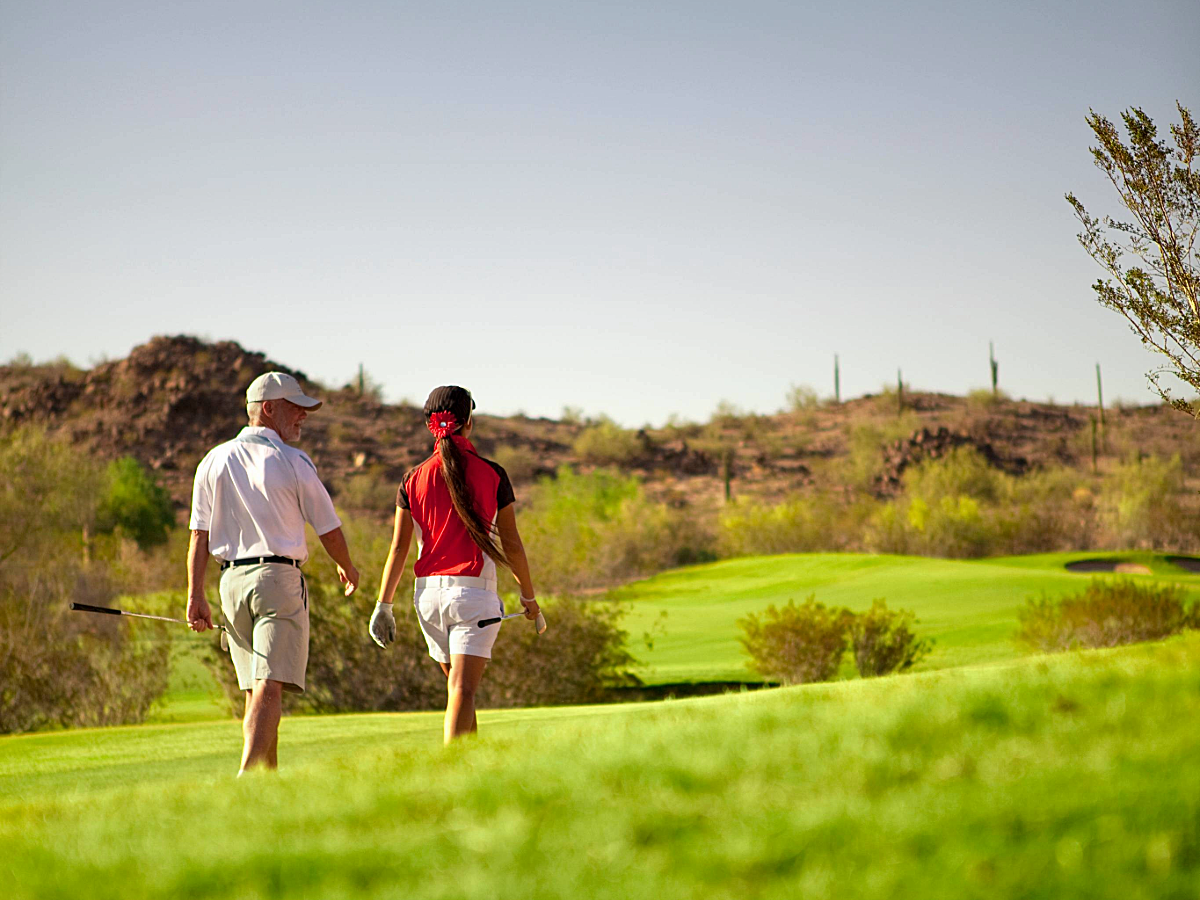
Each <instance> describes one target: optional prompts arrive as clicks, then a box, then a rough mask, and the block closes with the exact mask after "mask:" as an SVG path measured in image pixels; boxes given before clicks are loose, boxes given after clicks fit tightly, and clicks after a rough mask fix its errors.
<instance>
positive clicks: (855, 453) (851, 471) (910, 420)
mask: <svg viewBox="0 0 1200 900" xmlns="http://www.w3.org/2000/svg"><path fill="white" fill-rule="evenodd" d="M894 402H895V401H894V400H893V403H894ZM920 427H921V420H920V418H919V417H918V416H917V415H916V414H915V413H913V412H906V413H904V414H903V415H901V416H891V417H890V418H887V419H884V420H883V422H880V423H863V424H859V425H853V426H847V427H846V444H847V448H848V450H849V452H848V454H847V456H846V459H845V460H844V461H843V462H842V463H841V464H840V466H839V467H838V471H835V473H834V477H835V478H836V479H837V480H839V481H842V482H845V483H846V484H849V485H850V486H851V487H854V488H857V489H859V490H864V489H868V488H870V487H871V486H872V485H873V483H874V481H875V477H876V476H877V475H878V474H879V473H880V471H882V469H883V448H884V446H885V445H887V444H890V443H891V442H893V441H897V440H900V439H902V438H907V437H909V436H910V435H911V434H912V433H913V432H914V431H916V430H917V429H918V428H920Z"/></svg>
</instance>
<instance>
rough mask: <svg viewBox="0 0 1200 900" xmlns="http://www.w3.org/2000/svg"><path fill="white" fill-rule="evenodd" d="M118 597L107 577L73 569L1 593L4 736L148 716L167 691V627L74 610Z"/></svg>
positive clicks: (0, 692)
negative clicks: (73, 608) (71, 609)
mask: <svg viewBox="0 0 1200 900" xmlns="http://www.w3.org/2000/svg"><path fill="white" fill-rule="evenodd" d="M113 596H114V592H113V590H112V588H111V585H110V584H109V583H108V582H107V580H106V579H104V577H103V575H102V573H100V572H97V571H95V570H93V571H83V570H71V569H68V568H67V567H66V566H64V567H62V568H59V569H57V570H56V571H54V572H53V573H50V574H47V575H43V574H34V575H33V576H32V577H31V578H28V579H18V581H17V583H12V582H10V583H8V584H6V585H4V586H3V587H2V588H0V732H3V733H9V732H17V731H32V730H35V729H39V728H48V727H74V726H102V725H121V724H129V723H134V722H140V721H142V720H143V719H144V718H145V715H146V712H147V711H148V710H149V708H150V705H151V704H152V703H153V702H154V701H155V700H156V699H157V698H158V697H159V696H161V694H162V692H163V691H164V690H165V689H166V686H167V674H168V670H167V658H168V653H169V648H170V633H169V632H168V631H167V630H166V628H165V626H164V624H163V623H161V622H135V621H131V620H129V619H117V618H116V617H110V616H95V615H86V614H83V613H71V612H69V611H68V610H69V606H70V603H71V602H72V601H78V602H83V603H91V604H94V605H108V604H110V603H111V601H112V599H113Z"/></svg>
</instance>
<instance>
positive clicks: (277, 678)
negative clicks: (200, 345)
mask: <svg viewBox="0 0 1200 900" xmlns="http://www.w3.org/2000/svg"><path fill="white" fill-rule="evenodd" d="M320 407H321V401H320V400H317V399H314V398H313V397H308V396H306V395H305V394H304V391H302V390H301V389H300V384H299V382H297V381H296V379H295V378H293V377H292V376H291V375H287V374H284V373H283V372H267V373H266V374H265V375H260V376H259V377H258V378H255V379H254V381H252V382H251V383H250V387H248V388H247V389H246V412H247V414H248V415H249V418H250V425H249V426H248V427H246V428H243V429H242V431H241V433H240V434H239V435H238V436H237V437H236V438H234V439H233V440H232V441H227V442H226V443H224V444H221V445H219V446H217V447H214V448H213V449H212V450H210V451H209V452H208V455H207V456H205V457H204V459H202V460H201V461H200V465H199V466H198V467H197V468H196V480H195V484H194V485H193V488H192V517H191V523H190V524H189V526H188V527H189V528H190V529H191V540H190V542H189V545H188V602H187V620H188V624H189V625H190V626H191V628H192V630H194V631H204V630H206V629H209V628H212V627H213V621H212V612H211V611H210V610H209V606H208V601H207V600H206V599H205V596H204V574H205V569H206V568H207V566H208V557H209V554H210V553H211V554H212V555H213V556H215V557H217V559H218V560H220V562H221V610H222V612H223V613H224V614H225V621H226V622H227V623H228V628H229V632H230V642H229V643H230V646H229V655H230V656H231V657H232V658H233V666H234V668H235V669H236V670H237V678H238V687H240V688H241V689H242V690H244V691H245V692H246V716H245V719H244V720H243V722H242V732H243V736H244V738H245V744H244V747H243V749H242V767H241V772H244V771H246V770H247V769H249V768H252V767H253V766H257V765H264V766H266V767H267V768H269V769H274V768H275V767H276V765H277V762H278V760H277V755H278V754H277V745H278V737H279V716H280V706H281V704H282V700H283V691H295V692H302V691H303V690H304V674H305V670H306V669H307V667H308V588H307V585H306V584H305V581H304V575H303V574H302V573H301V571H300V566H302V565H303V564H304V562H305V561H306V560H307V559H308V546H307V543H306V541H305V538H304V523H305V522H308V523H309V524H310V525H312V527H313V530H315V531H316V533H317V535H318V536H319V537H320V539H321V543H322V544H323V545H324V547H325V551H326V552H327V553H328V554H329V555H330V557H332V558H333V561H334V562H335V563H337V569H338V577H339V578H340V579H341V581H342V583H343V584H345V585H346V596H349V595H350V594H352V593H353V592H354V589H355V588H357V587H358V570H357V569H356V568H354V564H353V563H352V562H351V561H350V551H349V550H348V549H347V547H346V539H345V537H344V536H343V535H342V528H341V525H342V523H341V520H340V519H338V517H337V514H336V513H335V512H334V510H333V502H332V501H331V500H330V499H329V493H328V492H327V491H326V490H325V486H324V485H323V484H321V480H320V479H319V478H318V477H317V468H316V466H314V465H313V462H312V460H311V459H309V458H308V454H306V453H305V452H304V451H303V450H298V449H296V448H295V447H291V446H289V445H290V444H293V443H295V442H296V441H298V440H299V439H300V428H301V426H302V425H303V424H304V420H305V419H306V418H307V417H308V414H309V412H312V411H315V410H317V409H320ZM241 772H239V773H238V774H239V775H240V774H241Z"/></svg>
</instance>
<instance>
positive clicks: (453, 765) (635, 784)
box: [0, 633, 1200, 900]
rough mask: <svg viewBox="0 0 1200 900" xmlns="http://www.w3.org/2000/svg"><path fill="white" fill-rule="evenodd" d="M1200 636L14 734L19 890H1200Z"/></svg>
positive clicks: (915, 893) (11, 794) (473, 894)
mask: <svg viewBox="0 0 1200 900" xmlns="http://www.w3.org/2000/svg"><path fill="white" fill-rule="evenodd" d="M1198 716H1200V635H1198V634H1194V633H1189V634H1186V635H1184V636H1182V637H1177V638H1174V639H1171V640H1168V641H1165V642H1162V643H1158V644H1149V645H1140V646H1135V647H1129V648H1122V649H1118V650H1109V651H1086V652H1077V653H1069V654H1061V655H1057V656H1053V657H1032V658H1029V659H1022V660H1017V661H1012V662H1008V663H1003V664H999V665H990V666H977V667H966V668H960V669H954V670H943V671H938V672H928V673H922V674H916V675H901V676H893V677H887V678H879V679H870V680H859V681H844V682H837V683H833V684H823V685H809V686H804V687H797V688H783V689H778V690H771V691H760V692H753V693H744V694H731V695H725V696H722V697H711V698H697V699H693V700H675V701H665V702H658V703H644V704H619V705H610V706H606V707H586V708H557V709H538V710H514V711H505V712H487V711H485V712H482V713H481V714H480V729H481V738H480V739H478V740H474V741H467V742H464V743H462V744H460V745H458V746H455V747H453V748H450V749H448V750H443V749H442V748H441V746H440V721H439V718H440V717H439V716H438V715H437V714H432V713H418V714H376V715H349V716H325V717H316V716H310V717H299V718H293V719H289V720H288V721H286V722H285V723H284V725H283V729H282V733H281V754H280V755H281V763H282V766H283V768H282V770H281V771H280V772H279V773H278V774H276V775H267V774H255V775H251V776H248V777H246V778H243V779H235V778H234V777H233V771H234V768H235V766H236V759H237V752H238V747H239V743H240V733H239V728H238V724H237V723H236V722H232V721H228V720H225V721H213V722H204V723H194V724H183V725H166V726H163V725H158V726H155V725H146V726H138V727H129V728H110V729H104V730H97V731H74V732H59V733H48V734H32V735H25V736H17V737H9V738H5V739H3V740H0V846H2V847H3V862H2V863H0V878H2V879H3V881H4V883H5V896H6V897H13V898H27V897H64V898H65V897H71V898H78V897H88V898H129V897H138V898H158V897H163V898H166V897H171V898H178V897H191V898H205V897H239V898H266V897H272V898H285V897H321V898H341V897H345V898H351V897H354V898H368V897H369V898H374V897H380V898H384V897H411V898H427V897H428V898H494V897H522V898H552V897H553V898H561V897H614V898H617V897H619V898H643V897H645V898H655V900H664V898H676V897H678V898H685V897H686V898H691V897H697V896H706V897H717V898H734V897H738V898H740V897H747V896H749V897H763V898H776V897H778V898H793V897H800V896H802V897H806V898H826V897H828V898H834V897H846V896H853V897H858V898H884V897H1018V896H1019V897H1031V898H1043V897H1044V898H1062V897H1081V898H1082V897H1088V898H1104V897H1113V898H1118V897H1119V898H1122V900H1124V898H1130V897H1135V898H1139V897H1146V898H1149V897H1192V896H1195V889H1196V884H1197V883H1198V879H1200V769H1197V767H1196V765H1195V760H1196V759H1197V756H1198V755H1200V732H1198V731H1197V729H1196V727H1195V722H1196V721H1197V717H1198Z"/></svg>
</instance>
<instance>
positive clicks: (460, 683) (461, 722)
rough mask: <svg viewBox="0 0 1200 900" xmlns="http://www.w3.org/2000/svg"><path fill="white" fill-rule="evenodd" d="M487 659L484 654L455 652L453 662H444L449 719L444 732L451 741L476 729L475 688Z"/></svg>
mask: <svg viewBox="0 0 1200 900" xmlns="http://www.w3.org/2000/svg"><path fill="white" fill-rule="evenodd" d="M487 664H488V661H487V660H486V659H485V658H484V657H482V656H467V655H465V654H464V655H459V654H452V655H451V657H450V666H449V669H448V670H447V668H446V664H445V663H442V664H441V665H442V671H443V672H445V673H446V721H445V723H444V725H443V729H442V734H443V737H444V738H445V741H446V743H447V744H448V743H450V742H451V741H452V740H454V739H455V738H457V737H462V736H463V735H464V734H471V733H472V732H474V731H476V730H477V727H478V726H477V724H476V721H475V692H476V691H477V690H478V689H479V682H480V681H482V680H483V670H484V669H485V668H486V667H487Z"/></svg>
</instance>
